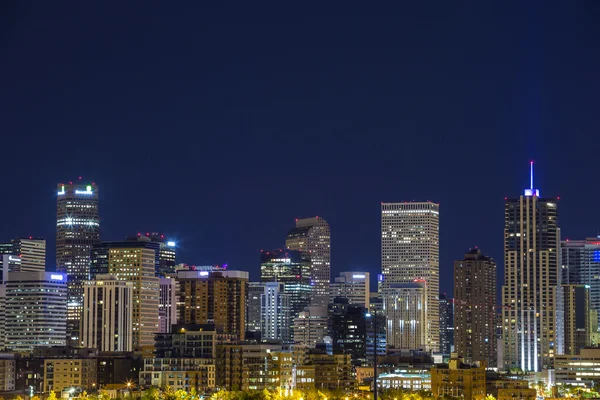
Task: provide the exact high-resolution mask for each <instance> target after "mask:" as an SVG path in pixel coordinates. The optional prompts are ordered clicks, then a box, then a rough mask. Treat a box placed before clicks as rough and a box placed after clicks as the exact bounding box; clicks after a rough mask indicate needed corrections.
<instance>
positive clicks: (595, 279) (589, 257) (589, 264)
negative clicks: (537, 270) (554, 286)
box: [560, 237, 600, 329]
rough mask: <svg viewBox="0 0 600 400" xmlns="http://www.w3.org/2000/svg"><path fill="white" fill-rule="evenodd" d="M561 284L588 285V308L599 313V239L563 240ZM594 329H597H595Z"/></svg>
mask: <svg viewBox="0 0 600 400" xmlns="http://www.w3.org/2000/svg"><path fill="white" fill-rule="evenodd" d="M560 247H561V253H562V283H563V284H566V285H588V286H589V287H590V308H592V309H593V310H595V311H596V313H600V237H590V238H587V239H585V240H563V241H562V242H561V246H560ZM596 329H598V328H597V327H596Z"/></svg>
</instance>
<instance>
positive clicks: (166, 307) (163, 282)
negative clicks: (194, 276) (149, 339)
mask: <svg viewBox="0 0 600 400" xmlns="http://www.w3.org/2000/svg"><path fill="white" fill-rule="evenodd" d="M158 279H159V284H160V299H159V302H158V318H159V320H160V322H159V324H158V331H159V332H160V333H168V332H171V326H172V325H174V324H176V323H177V281H176V280H175V278H163V277H160V278H158Z"/></svg>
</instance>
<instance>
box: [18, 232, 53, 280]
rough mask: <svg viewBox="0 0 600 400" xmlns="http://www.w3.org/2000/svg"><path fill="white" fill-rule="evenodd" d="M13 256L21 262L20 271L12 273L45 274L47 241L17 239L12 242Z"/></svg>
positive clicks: (41, 239)
mask: <svg viewBox="0 0 600 400" xmlns="http://www.w3.org/2000/svg"><path fill="white" fill-rule="evenodd" d="M12 245H13V256H15V257H17V258H19V259H20V260H21V262H20V265H19V268H18V270H17V269H15V270H14V271H11V272H44V271H45V270H46V239H43V238H32V237H28V238H17V239H13V240H12Z"/></svg>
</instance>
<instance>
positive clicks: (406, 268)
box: [379, 201, 440, 351]
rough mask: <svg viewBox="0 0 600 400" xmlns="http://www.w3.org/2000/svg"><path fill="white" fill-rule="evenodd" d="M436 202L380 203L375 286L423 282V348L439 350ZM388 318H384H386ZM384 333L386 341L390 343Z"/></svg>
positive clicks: (438, 226) (438, 257)
mask: <svg viewBox="0 0 600 400" xmlns="http://www.w3.org/2000/svg"><path fill="white" fill-rule="evenodd" d="M439 221H440V205H439V204H437V203H432V202H430V201H427V202H406V203H381V277H380V279H379V287H380V289H381V290H384V289H386V288H388V287H390V285H392V284H396V283H410V282H413V281H414V280H419V281H425V282H427V299H426V304H425V305H424V307H425V309H426V311H427V312H426V320H425V323H426V324H427V327H426V328H425V331H427V346H426V347H427V348H428V349H430V350H431V351H438V350H439V341H440V330H439V324H440V317H439V312H440V309H439V291H440V280H439V270H440V240H439V229H440V224H439ZM389 320H390V318H388V321H389ZM390 340H393V339H392V338H390V335H388V343H390Z"/></svg>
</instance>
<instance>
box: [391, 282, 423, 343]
mask: <svg viewBox="0 0 600 400" xmlns="http://www.w3.org/2000/svg"><path fill="white" fill-rule="evenodd" d="M387 286H388V287H387V288H386V289H384V290H383V313H384V315H385V317H386V328H387V343H388V346H390V347H393V348H396V349H403V350H425V351H430V350H431V349H430V348H429V347H428V345H429V342H428V340H427V339H428V337H429V332H428V328H429V327H428V324H427V308H426V303H427V295H428V293H427V290H428V288H427V285H426V283H425V282H424V281H417V282H408V283H393V284H390V285H387Z"/></svg>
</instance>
